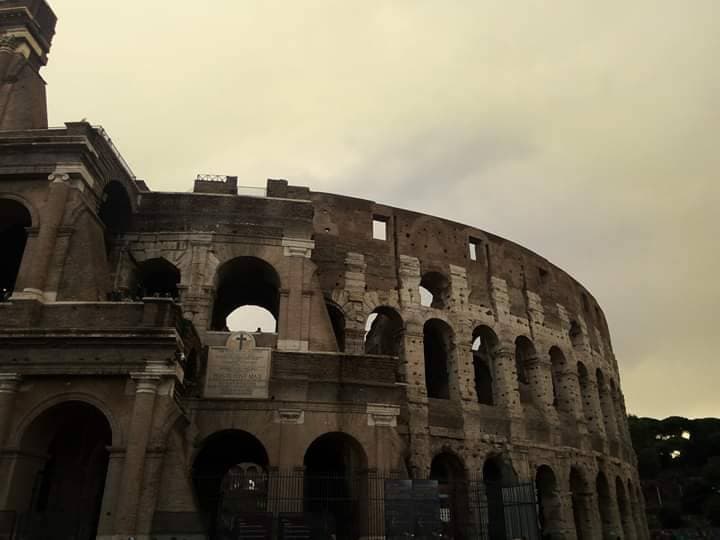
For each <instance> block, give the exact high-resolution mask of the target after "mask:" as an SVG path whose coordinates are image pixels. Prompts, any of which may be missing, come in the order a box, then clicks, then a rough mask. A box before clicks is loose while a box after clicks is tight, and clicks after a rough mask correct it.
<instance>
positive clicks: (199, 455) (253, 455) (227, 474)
mask: <svg viewBox="0 0 720 540" xmlns="http://www.w3.org/2000/svg"><path fill="white" fill-rule="evenodd" d="M251 464H253V465H255V466H256V467H257V468H258V471H262V472H263V473H266V472H267V470H268V468H269V466H270V460H269V458H268V453H267V450H266V449H265V445H263V443H262V442H260V440H259V439H258V438H257V437H255V435H253V434H252V433H249V432H247V431H244V430H240V429H224V430H221V431H216V432H214V433H212V434H210V435H209V436H207V437H206V438H205V439H204V440H203V441H202V442H201V444H200V445H199V448H198V449H197V451H196V453H195V456H194V458H193V461H192V480H193V487H194V490H195V496H196V500H197V503H198V507H199V509H200V511H201V513H202V514H203V516H204V518H205V527H206V528H207V530H208V532H209V533H210V534H216V533H218V534H220V533H222V531H220V530H219V528H220V527H222V523H223V521H224V520H223V515H224V514H226V513H232V512H233V511H234V509H235V506H234V505H236V504H240V505H241V506H242V505H244V504H250V505H252V504H253V502H254V503H257V502H258V497H262V495H263V494H262V493H261V492H256V493H254V494H250V496H251V499H252V500H240V501H237V500H235V499H236V497H233V496H232V495H234V494H230V491H232V488H233V486H234V485H235V484H234V482H233V479H234V478H235V476H236V474H235V473H236V472H237V471H236V469H234V468H235V467H237V466H240V468H241V469H242V468H243V467H244V468H245V469H247V467H248V466H249V465H251ZM245 469H243V470H245ZM241 498H242V497H241ZM243 508H244V506H243ZM240 510H242V508H240Z"/></svg>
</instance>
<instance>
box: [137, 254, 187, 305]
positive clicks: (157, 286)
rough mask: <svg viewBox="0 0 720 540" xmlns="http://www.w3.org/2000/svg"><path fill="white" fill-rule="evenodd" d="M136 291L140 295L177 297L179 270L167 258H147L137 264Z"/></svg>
mask: <svg viewBox="0 0 720 540" xmlns="http://www.w3.org/2000/svg"><path fill="white" fill-rule="evenodd" d="M137 277H138V292H139V294H140V296H141V297H143V296H155V297H161V298H179V296H180V294H179V293H178V284H179V283H180V270H178V269H177V267H176V266H175V265H174V264H172V263H171V262H170V261H168V260H167V259H163V258H162V257H158V258H156V259H148V260H146V261H143V262H141V263H140V264H139V265H138V272H137Z"/></svg>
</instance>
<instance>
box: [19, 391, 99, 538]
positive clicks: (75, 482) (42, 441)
mask: <svg viewBox="0 0 720 540" xmlns="http://www.w3.org/2000/svg"><path fill="white" fill-rule="evenodd" d="M111 444H112V430H111V428H110V424H109V423H108V421H107V418H106V417H105V415H104V414H103V413H101V412H100V411H99V410H98V409H96V408H95V407H94V406H92V405H89V404H87V403H85V402H81V401H67V402H64V403H61V404H59V405H55V406H54V407H51V408H49V409H48V410H46V411H44V412H43V413H42V414H40V415H39V416H38V417H37V418H36V419H35V420H33V422H32V423H31V424H30V426H29V427H28V428H27V430H26V431H25V433H24V435H23V438H22V440H21V443H20V448H21V452H20V453H19V456H18V458H17V463H16V467H15V481H14V483H13V490H12V493H11V497H10V500H14V501H15V503H16V508H17V510H18V512H19V513H20V514H21V519H20V520H19V528H20V531H19V532H21V534H22V537H23V538H50V537H53V538H77V539H79V540H90V539H93V538H95V536H96V534H97V529H98V523H99V520H100V508H101V504H102V498H103V491H104V487H105V476H106V474H107V467H108V450H107V449H108V447H109V446H110V445H111Z"/></svg>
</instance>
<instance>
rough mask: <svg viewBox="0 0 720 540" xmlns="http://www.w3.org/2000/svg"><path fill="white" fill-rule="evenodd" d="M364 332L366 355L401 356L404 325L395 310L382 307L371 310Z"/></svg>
mask: <svg viewBox="0 0 720 540" xmlns="http://www.w3.org/2000/svg"><path fill="white" fill-rule="evenodd" d="M373 315H374V317H373ZM365 331H366V334H365V353H366V354H384V355H388V356H401V352H402V349H403V334H404V331H405V323H404V322H403V318H402V316H401V315H400V313H399V312H398V311H397V310H396V309H395V308H392V307H390V306H385V305H383V306H378V307H376V308H375V309H373V310H372V312H371V313H370V315H368V318H367V322H366V324H365Z"/></svg>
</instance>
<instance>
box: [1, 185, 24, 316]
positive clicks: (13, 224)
mask: <svg viewBox="0 0 720 540" xmlns="http://www.w3.org/2000/svg"><path fill="white" fill-rule="evenodd" d="M31 226H32V217H31V216H30V212H28V210H27V208H25V206H23V205H22V204H20V203H19V202H17V201H14V200H12V199H0V302H3V301H5V300H7V299H9V298H10V296H11V295H12V293H13V291H14V290H15V282H16V281H17V277H18V272H19V271H20V263H21V262H22V258H23V254H24V253H25V244H27V229H28V228H29V227H31Z"/></svg>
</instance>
